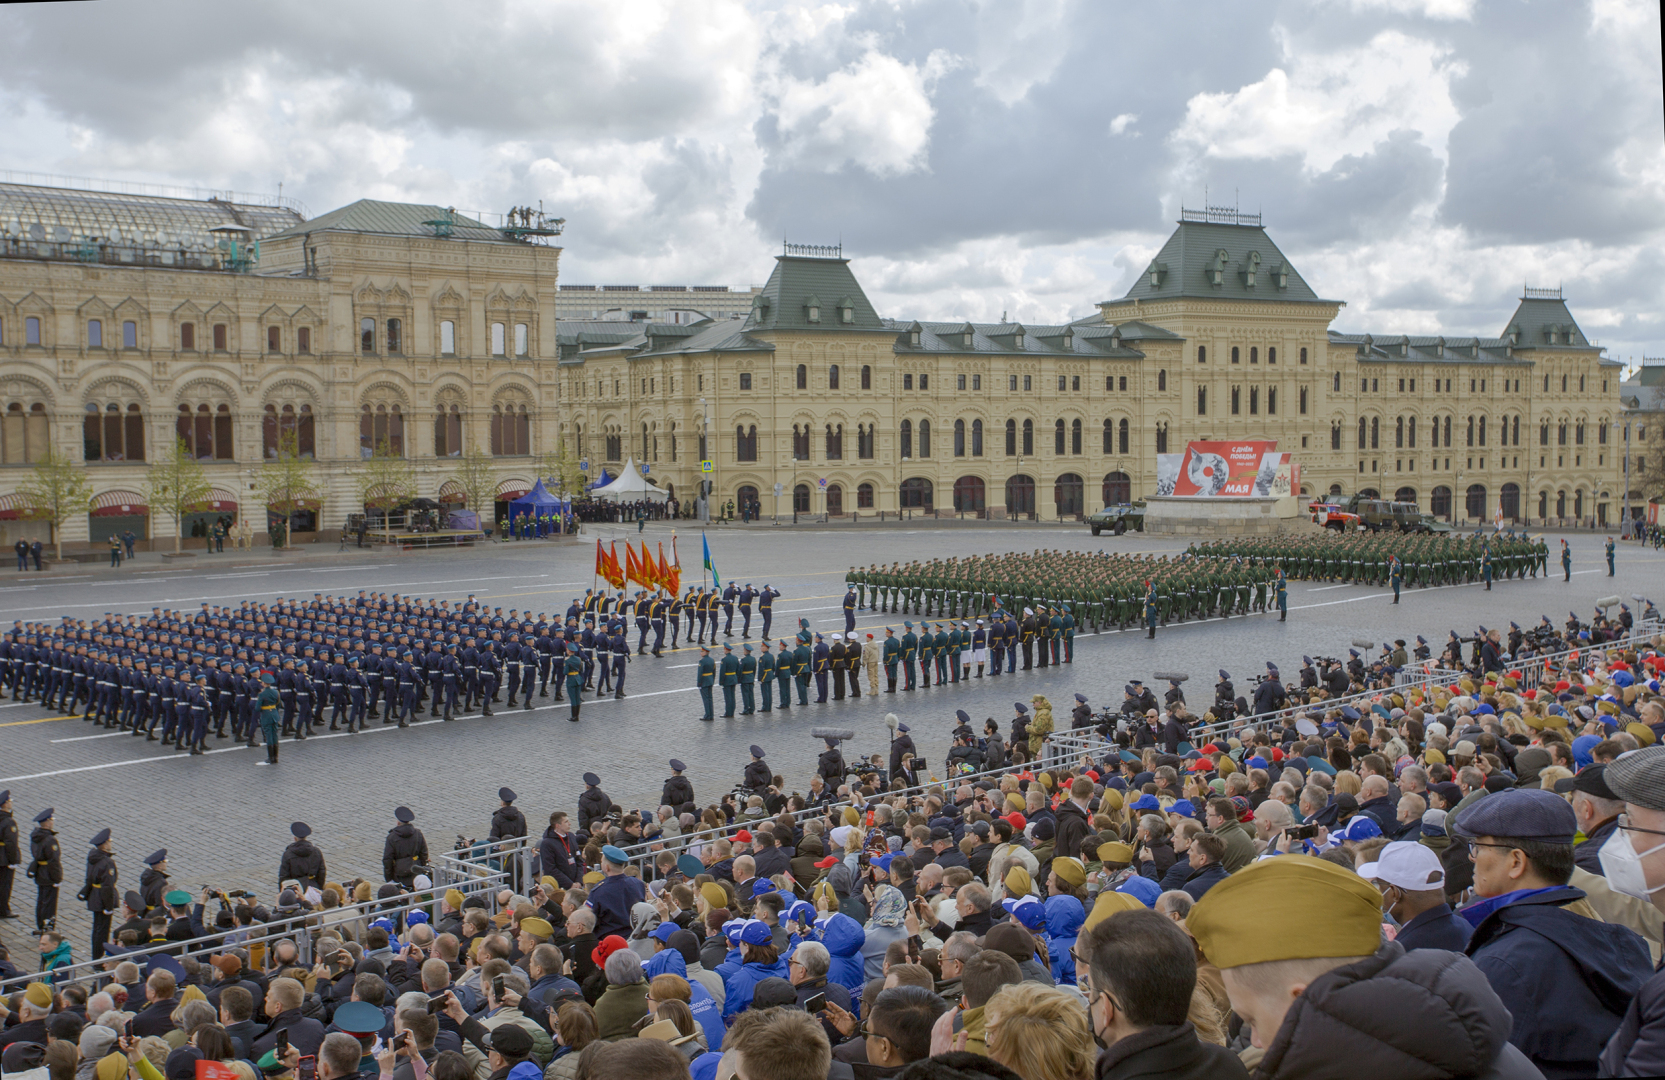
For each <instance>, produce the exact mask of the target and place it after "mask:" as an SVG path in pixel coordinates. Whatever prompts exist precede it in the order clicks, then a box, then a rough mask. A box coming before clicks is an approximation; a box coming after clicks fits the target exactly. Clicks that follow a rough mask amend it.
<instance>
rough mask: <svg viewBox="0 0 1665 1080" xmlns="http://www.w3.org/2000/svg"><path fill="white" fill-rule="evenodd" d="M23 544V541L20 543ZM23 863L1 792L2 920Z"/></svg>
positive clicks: (9, 914) (7, 797)
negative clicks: (20, 865)
mask: <svg viewBox="0 0 1665 1080" xmlns="http://www.w3.org/2000/svg"><path fill="white" fill-rule="evenodd" d="M19 542H20V543H21V541H19ZM22 861H23V853H22V851H21V850H20V849H19V848H18V844H17V819H16V818H14V817H13V816H12V793H11V791H9V790H7V791H0V919H15V918H17V913H16V912H14V911H12V883H13V882H14V881H15V880H16V878H17V870H16V869H15V867H16V866H17V864H18V863H20V862H22Z"/></svg>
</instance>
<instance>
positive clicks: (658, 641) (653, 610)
mask: <svg viewBox="0 0 1665 1080" xmlns="http://www.w3.org/2000/svg"><path fill="white" fill-rule="evenodd" d="M669 608H670V604H669V602H668V601H666V599H665V597H664V595H663V594H661V593H654V594H653V596H652V597H651V598H649V600H648V624H649V625H650V626H652V627H653V655H654V656H662V655H664V652H665V616H666V614H667V613H668V611H669Z"/></svg>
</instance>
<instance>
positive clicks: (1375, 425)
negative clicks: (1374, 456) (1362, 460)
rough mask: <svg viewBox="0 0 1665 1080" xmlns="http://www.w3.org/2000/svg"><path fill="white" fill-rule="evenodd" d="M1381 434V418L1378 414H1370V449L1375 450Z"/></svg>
mask: <svg viewBox="0 0 1665 1080" xmlns="http://www.w3.org/2000/svg"><path fill="white" fill-rule="evenodd" d="M1381 434H1382V418H1381V417H1379V416H1372V417H1371V418H1370V449H1372V450H1375V449H1377V448H1378V446H1379V445H1380V439H1381Z"/></svg>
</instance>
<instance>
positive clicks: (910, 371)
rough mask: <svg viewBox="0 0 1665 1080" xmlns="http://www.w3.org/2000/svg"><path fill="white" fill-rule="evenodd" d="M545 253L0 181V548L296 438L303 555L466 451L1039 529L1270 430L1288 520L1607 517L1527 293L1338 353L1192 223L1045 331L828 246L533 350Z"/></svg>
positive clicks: (762, 497) (1571, 348)
mask: <svg viewBox="0 0 1665 1080" xmlns="http://www.w3.org/2000/svg"><path fill="white" fill-rule="evenodd" d="M556 231H558V228H557V226H556V225H555V224H554V223H548V224H546V223H545V222H544V220H543V219H542V218H541V216H539V215H536V214H533V213H530V212H517V214H515V215H513V216H506V217H505V220H504V223H503V224H502V225H501V226H489V225H487V224H485V223H484V222H481V221H479V220H475V219H473V218H468V217H465V216H459V215H456V214H455V213H454V212H453V211H450V210H448V209H446V208H442V207H437V206H417V205H410V204H403V203H384V202H373V201H369V200H363V201H360V202H357V203H353V204H352V205H350V206H347V207H343V208H341V209H339V210H335V211H332V212H331V213H328V214H325V215H323V216H321V217H318V218H314V219H311V220H306V219H305V218H304V217H303V216H302V215H301V214H299V213H296V212H294V211H293V210H290V209H286V208H284V207H282V206H270V205H256V204H254V203H250V202H242V203H239V202H237V201H235V200H233V201H219V200H214V201H207V202H204V201H200V200H197V201H193V200H183V199H165V198H158V197H151V196H145V197H135V196H114V195H110V194H106V193H102V192H86V191H68V190H62V189H49V188H31V187H24V186H22V185H0V530H3V531H4V536H3V537H0V539H3V540H4V541H5V542H7V543H9V542H10V540H11V539H14V538H15V537H16V535H18V534H19V533H20V532H21V533H23V534H25V535H35V534H41V533H44V529H42V528H40V527H38V526H36V525H34V524H33V523H30V522H20V521H17V520H15V519H16V517H17V513H18V509H19V500H18V499H17V497H16V494H15V492H16V488H17V485H18V483H19V482H20V480H21V478H22V476H23V474H24V472H25V471H26V470H27V468H28V466H29V464H30V463H31V462H32V461H33V460H36V459H38V457H39V456H40V455H41V454H42V453H43V452H44V451H45V449H46V447H48V446H52V447H54V448H56V449H57V451H58V452H60V453H62V454H64V455H68V456H72V457H74V458H75V459H77V460H80V461H83V462H84V466H85V468H86V469H87V470H88V474H89V477H90V479H91V480H92V483H93V487H94V491H95V492H96V493H97V501H96V504H95V507H94V509H93V512H92V514H91V515H89V516H88V517H87V518H86V519H85V520H82V521H75V522H71V523H69V524H68V525H67V527H66V529H65V537H66V539H67V540H70V541H72V542H73V541H86V542H95V543H96V542H98V541H99V540H101V539H103V538H105V537H107V536H108V535H110V534H112V533H114V532H120V531H122V530H123V529H124V528H133V530H134V531H135V532H137V533H139V534H140V535H147V534H148V535H153V536H156V537H163V536H168V535H170V534H171V533H172V531H173V529H174V528H175V527H176V523H174V522H172V521H170V520H167V519H165V518H163V517H162V516H161V515H160V514H159V513H158V514H151V513H150V512H149V508H147V507H145V505H144V497H143V492H144V490H145V485H144V472H145V468H146V463H148V462H154V461H156V460H158V459H159V458H160V457H163V456H166V455H167V454H168V453H170V452H171V448H172V446H173V444H174V440H175V439H179V438H182V439H184V440H185V441H186V443H187V445H188V446H189V447H190V449H191V451H192V453H194V454H195V455H196V457H197V458H198V459H199V460H200V461H201V462H202V463H203V465H204V467H205V469H206V470H207V472H208V473H209V475H210V477H211V479H212V481H213V484H214V486H215V489H216V490H215V495H214V499H215V501H214V505H213V506H212V507H211V508H210V509H209V511H208V513H209V514H210V515H219V514H230V513H248V512H249V511H251V510H252V511H254V512H255V513H260V512H262V511H263V510H264V508H263V507H251V506H248V505H246V504H247V503H248V501H249V499H250V494H251V491H252V490H253V489H252V485H253V483H254V481H255V477H256V476H257V474H258V470H259V469H260V467H261V463H262V462H263V461H265V460H268V459H270V458H271V457H272V456H274V455H275V453H276V448H277V446H278V445H279V443H280V441H282V440H284V439H286V438H288V437H290V436H292V437H293V438H294V440H295V442H296V445H297V446H298V447H299V449H300V450H301V452H302V454H303V455H311V456H312V457H313V458H314V459H315V460H316V461H317V462H318V465H319V467H318V469H317V470H316V471H317V474H318V479H319V480H320V482H321V486H322V491H321V498H320V499H319V500H318V503H317V505H316V506H311V507H308V508H306V509H305V510H303V511H302V512H301V513H300V514H298V515H297V519H296V522H295V525H296V528H297V532H300V533H301V534H302V536H303V537H304V532H305V530H307V529H308V528H313V529H320V530H322V529H334V528H336V527H339V526H340V525H341V524H342V523H343V522H344V521H345V520H346V518H347V515H349V514H350V513H353V512H356V511H358V510H360V509H362V506H361V505H360V502H359V496H358V488H357V485H356V482H355V478H354V472H355V469H356V466H357V463H358V462H359V461H360V460H362V458H363V457H364V456H366V455H367V454H368V453H370V451H371V449H372V448H374V447H376V446H379V445H382V444H384V443H385V444H386V445H387V446H389V447H390V448H392V449H393V450H395V451H396V452H399V453H401V454H403V455H404V456H406V457H408V458H410V459H411V460H412V462H413V464H414V466H415V469H416V472H417V477H418V485H419V492H420V494H421V495H423V496H426V497H428V498H437V499H440V500H442V501H445V500H447V499H454V498H455V497H456V494H455V493H456V492H457V490H458V485H457V484H456V472H457V465H458V463H457V461H456V460H455V459H456V457H457V456H458V455H460V454H461V453H462V452H463V451H464V450H465V449H466V448H469V447H478V448H479V450H480V451H481V452H483V453H487V454H489V455H492V456H493V457H494V459H495V465H496V468H497V474H498V481H499V483H498V489H499V494H500V495H502V496H511V495H513V494H517V493H518V492H519V491H520V490H523V489H524V488H526V487H527V486H529V485H530V484H531V483H532V482H533V481H534V480H535V479H536V476H535V475H534V474H535V472H536V469H535V467H534V463H535V461H536V460H537V459H536V455H540V454H548V453H552V452H553V451H555V450H556V448H557V446H559V445H560V444H561V443H563V442H564V444H565V446H566V447H567V448H568V449H569V450H570V451H571V452H572V453H573V454H574V455H575V456H576V457H578V458H580V459H583V460H586V461H588V462H589V463H590V465H591V468H592V470H595V471H599V470H600V469H601V468H603V467H607V468H608V469H609V471H611V472H616V471H617V467H618V466H619V465H621V464H622V463H623V462H624V461H626V460H627V459H631V458H633V459H635V460H636V461H637V462H638V463H639V464H645V465H647V466H648V467H649V469H650V476H651V477H652V478H653V479H654V480H655V481H656V482H658V483H659V484H661V485H662V486H664V487H666V488H668V489H670V490H671V491H672V492H674V493H675V494H676V495H677V496H678V497H679V499H681V500H682V501H683V502H684V503H685V504H687V503H691V502H692V499H691V496H692V495H694V494H695V493H696V492H697V491H698V490H699V488H700V485H701V483H702V482H709V483H710V484H711V491H712V499H713V501H714V502H716V503H717V504H719V505H721V504H723V503H726V502H727V501H729V500H731V499H736V500H741V499H756V500H758V501H759V502H760V503H761V504H762V508H763V511H764V512H765V513H774V512H779V513H783V514H789V513H791V512H792V510H793V509H794V507H796V508H797V510H798V511H800V512H807V513H812V514H822V513H828V514H833V515H839V514H851V513H862V514H867V513H876V512H879V511H881V510H882V511H888V512H894V511H896V510H898V509H912V510H916V511H920V510H927V509H929V510H937V511H943V512H947V511H949V510H954V511H960V512H965V513H968V514H971V513H984V514H992V515H1002V514H1024V515H1029V514H1033V515H1037V516H1042V517H1048V518H1052V517H1060V516H1061V517H1066V518H1067V517H1071V516H1074V515H1076V514H1079V513H1082V512H1086V511H1091V510H1093V509H1095V508H1096V507H1097V506H1098V505H1100V504H1102V503H1105V502H1116V501H1122V500H1127V499H1136V498H1140V497H1142V496H1143V495H1145V494H1146V493H1148V492H1149V491H1151V490H1152V489H1153V488H1154V486H1155V478H1156V460H1157V455H1159V454H1162V453H1178V452H1179V451H1181V450H1182V449H1183V448H1184V446H1185V443H1186V442H1187V441H1189V440H1192V439H1234V438H1249V437H1255V438H1268V437H1270V438H1275V439H1277V440H1278V442H1279V444H1280V447H1281V448H1282V449H1285V450H1289V451H1291V452H1293V453H1294V454H1295V455H1296V461H1297V462H1298V463H1299V464H1300V465H1301V468H1302V486H1303V489H1304V493H1306V494H1313V493H1323V492H1327V491H1341V492H1354V491H1359V492H1375V493H1378V494H1380V495H1381V496H1382V497H1386V498H1402V499H1406V500H1410V499H1414V500H1416V501H1418V502H1420V503H1421V504H1422V506H1423V508H1424V509H1428V510H1432V511H1433V512H1435V513H1438V514H1441V515H1442V516H1449V517H1453V518H1455V519H1460V520H1469V521H1474V520H1488V521H1489V520H1492V519H1493V518H1494V516H1495V515H1496V514H1497V513H1498V512H1499V511H1500V510H1501V511H1502V513H1503V515H1504V516H1505V517H1506V518H1511V519H1516V518H1519V519H1527V518H1529V519H1530V520H1531V521H1533V522H1534V523H1536V522H1540V521H1543V520H1544V519H1546V518H1547V519H1550V520H1552V521H1555V520H1561V521H1569V522H1570V521H1571V520H1574V519H1577V520H1580V521H1584V522H1589V523H1600V522H1604V521H1608V520H1616V518H1617V505H1616V502H1615V500H1616V498H1618V497H1622V484H1623V480H1622V465H1623V454H1622V451H1617V450H1616V449H1615V447H1614V445H1613V436H1612V430H1613V425H1614V421H1615V419H1616V416H1617V413H1618V405H1619V402H1618V389H1619V387H1618V383H1619V378H1620V368H1619V364H1618V363H1617V362H1616V361H1612V360H1609V359H1607V358H1606V357H1605V356H1604V355H1603V352H1602V350H1601V349H1600V348H1598V347H1595V346H1592V345H1590V344H1589V342H1588V341H1587V340H1586V338H1585V337H1584V334H1583V332H1582V331H1581V330H1580V329H1579V328H1578V326H1577V324H1576V322H1575V320H1574V319H1573V317H1572V315H1571V313H1570V312H1569V311H1568V309H1567V307H1566V305H1565V303H1564V302H1563V300H1562V299H1561V298H1560V296H1559V291H1558V290H1556V291H1555V292H1554V293H1547V292H1541V291H1536V290H1529V291H1528V293H1527V295H1526V296H1525V297H1524V298H1523V299H1522V300H1521V302H1520V306H1519V308H1518V309H1517V311H1516V313H1515V316H1514V317H1513V319H1511V321H1510V323H1509V325H1508V326H1507V327H1506V328H1505V329H1504V330H1503V332H1502V333H1501V334H1499V335H1498V336H1495V337H1463V338H1457V337H1446V338H1438V337H1419V336H1410V337H1407V336H1404V335H1391V336H1390V335H1382V334H1373V335H1348V334H1340V333H1337V332H1335V331H1333V330H1332V329H1331V323H1332V322H1333V321H1334V320H1335V319H1336V317H1337V315H1338V313H1339V312H1340V310H1341V307H1342V306H1343V305H1342V303H1341V302H1340V301H1336V300H1326V299H1323V298H1321V297H1320V296H1319V295H1318V294H1317V293H1316V292H1314V291H1313V289H1312V288H1311V287H1310V286H1309V285H1308V283H1307V282H1306V281H1305V279H1304V278H1302V277H1301V275H1300V274H1299V273H1298V272H1297V271H1296V269H1295V268H1294V267H1293V266H1292V265H1291V264H1290V262H1289V260H1288V259H1287V258H1285V256H1284V255H1283V254H1282V252H1280V251H1279V250H1278V248H1277V247H1276V245H1275V244H1273V242H1272V240H1271V238H1270V237H1269V236H1268V235H1267V233H1266V232H1265V231H1264V230H1263V229H1262V228H1261V226H1260V223H1259V220H1258V218H1247V217H1242V216H1239V215H1235V214H1225V213H1221V212H1217V211H1209V212H1207V213H1201V214H1193V213H1189V212H1188V213H1186V214H1185V215H1183V219H1182V221H1181V222H1180V223H1179V225H1178V227H1177V228H1176V230H1175V232H1174V233H1173V235H1172V237H1171V238H1170V239H1169V241H1168V243H1167V244H1166V245H1165V246H1164V247H1163V249H1162V250H1161V252H1159V253H1158V255H1157V256H1156V258H1155V259H1153V260H1152V261H1151V264H1150V265H1149V266H1148V267H1147V268H1146V270H1145V271H1144V272H1143V273H1142V274H1141V275H1140V276H1139V278H1138V279H1137V281H1136V282H1135V283H1134V285H1133V286H1132V287H1131V288H1130V289H1129V291H1128V292H1127V294H1126V295H1125V296H1123V297H1121V298H1119V299H1115V300H1109V301H1105V302H1103V303H1101V304H1100V305H1099V306H1098V307H1099V310H1098V311H1097V312H1096V313H1095V314H1094V315H1092V316H1091V317H1089V318H1085V319H1082V320H1079V321H1077V322H1074V323H1069V324H1064V325H1049V326H1023V325H1019V324H1016V323H993V324H990V323H962V322H940V321H915V320H909V319H894V318H884V317H882V316H880V314H879V313H878V312H877V311H875V310H874V308H873V306H872V304H871V303H870V302H869V301H868V299H867V297H866V295H865V294H864V292H863V291H862V288H861V285H860V283H859V282H858V281H857V280H856V278H855V276H854V274H853V273H852V272H851V269H850V266H849V263H848V261H847V260H845V259H844V258H843V255H842V252H841V251H839V250H837V249H817V248H796V247H789V248H788V249H787V250H786V252H785V253H784V254H783V255H781V256H779V257H778V258H777V260H776V265H775V268H774V271H773V273H772V274H771V275H770V277H769V281H768V283H767V284H766V285H765V286H763V288H762V289H761V290H758V291H756V292H755V293H754V294H752V295H751V297H750V307H749V309H748V310H747V313H746V314H745V316H744V318H739V319H735V318H728V317H722V316H719V317H718V318H715V319H711V320H707V321H692V322H690V321H686V320H684V321H679V322H652V321H649V322H628V321H623V322H621V321H617V320H605V319H604V320H595V321H580V320H573V321H566V320H563V321H561V322H560V323H559V324H558V323H557V318H558V317H559V315H560V312H561V310H562V307H561V301H562V298H561V294H560V291H559V286H558V282H557V276H558V269H559V257H560V249H559V248H558V247H555V246H551V245H550V244H549V243H548V241H549V239H550V238H551V236H552V235H553V234H554V233H555V232H556ZM741 295H744V294H741ZM702 462H709V463H710V469H709V471H705V470H702V464H701V463H702ZM595 471H592V473H591V475H595ZM776 485H779V486H780V487H779V490H780V495H779V496H778V500H777V496H776V495H775V492H776ZM481 509H484V508H481ZM189 524H190V523H189V522H187V523H183V524H180V525H178V527H181V528H184V527H188V525H189ZM257 531H258V530H257Z"/></svg>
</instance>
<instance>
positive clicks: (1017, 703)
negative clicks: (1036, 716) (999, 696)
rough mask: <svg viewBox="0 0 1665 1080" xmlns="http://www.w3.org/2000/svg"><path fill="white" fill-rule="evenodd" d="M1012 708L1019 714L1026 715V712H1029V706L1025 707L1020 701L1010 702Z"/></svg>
mask: <svg viewBox="0 0 1665 1080" xmlns="http://www.w3.org/2000/svg"><path fill="white" fill-rule="evenodd" d="M1012 707H1013V708H1015V709H1016V710H1017V711H1018V712H1020V713H1026V712H1028V711H1029V706H1027V705H1025V704H1024V703H1023V702H1021V701H1014V702H1012Z"/></svg>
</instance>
